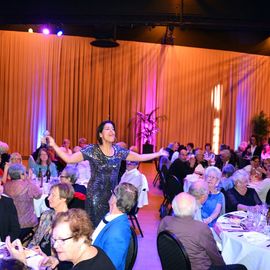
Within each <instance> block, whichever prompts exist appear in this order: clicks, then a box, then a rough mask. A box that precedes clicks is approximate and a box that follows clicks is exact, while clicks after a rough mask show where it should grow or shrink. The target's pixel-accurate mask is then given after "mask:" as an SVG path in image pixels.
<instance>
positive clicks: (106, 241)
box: [92, 183, 138, 270]
mask: <svg viewBox="0 0 270 270" xmlns="http://www.w3.org/2000/svg"><path fill="white" fill-rule="evenodd" d="M137 198H138V192H137V189H136V187H134V186H133V185H131V184H129V183H122V184H119V185H118V186H117V187H116V188H115V189H114V191H113V193H112V196H111V198H110V200H109V205H110V212H109V213H108V214H107V215H106V216H105V218H104V219H103V220H102V221H101V222H100V223H99V225H98V226H97V228H96V230H95V231H94V233H93V235H92V241H93V244H94V245H95V246H97V247H100V248H102V249H103V250H104V251H105V253H106V254H107V255H108V256H109V258H110V259H111V261H112V262H113V264H114V266H115V268H116V269H117V270H124V269H125V261H126V257H127V253H128V247H129V242H130V237H131V231H130V225H129V221H128V216H127V214H126V213H127V212H129V211H130V210H131V208H132V207H133V206H134V204H135V203H136V202H137Z"/></svg>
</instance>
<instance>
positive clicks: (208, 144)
mask: <svg viewBox="0 0 270 270" xmlns="http://www.w3.org/2000/svg"><path fill="white" fill-rule="evenodd" d="M206 146H209V147H210V150H212V145H211V143H206V144H205V146H204V149H205V148H206Z"/></svg>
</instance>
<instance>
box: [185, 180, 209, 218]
mask: <svg viewBox="0 0 270 270" xmlns="http://www.w3.org/2000/svg"><path fill="white" fill-rule="evenodd" d="M188 193H189V194H191V195H192V196H194V197H195V199H196V204H197V209H196V211H195V214H194V217H193V218H194V219H195V220H198V221H202V213H201V208H202V205H203V204H204V203H205V201H206V200H207V198H208V194H209V190H208V185H207V183H206V182H205V181H203V180H201V181H197V182H194V183H192V185H191V186H190V188H189V191H188Z"/></svg>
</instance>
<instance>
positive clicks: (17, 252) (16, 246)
mask: <svg viewBox="0 0 270 270" xmlns="http://www.w3.org/2000/svg"><path fill="white" fill-rule="evenodd" d="M6 247H7V249H8V251H9V253H10V255H11V257H12V258H14V259H17V260H19V261H21V262H22V263H24V264H25V265H26V253H25V250H24V248H23V246H22V243H21V241H20V240H19V239H16V240H14V241H13V242H12V243H11V242H10V236H7V238H6Z"/></svg>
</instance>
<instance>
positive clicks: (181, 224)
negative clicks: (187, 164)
mask: <svg viewBox="0 0 270 270" xmlns="http://www.w3.org/2000/svg"><path fill="white" fill-rule="evenodd" d="M172 208H173V211H174V216H166V217H165V218H163V219H162V220H161V222H160V225H159V228H158V232H161V231H164V230H168V231H170V232H172V233H174V234H175V235H176V237H177V238H178V239H179V240H180V241H181V242H182V244H183V245H184V247H185V249H186V251H187V253H188V256H189V259H190V263H191V268H192V270H207V269H209V267H210V266H213V265H215V266H225V263H224V261H223V258H222V257H221V255H220V254H219V252H218V248H217V246H216V242H215V240H214V238H213V235H212V232H211V230H210V229H209V228H208V226H207V224H205V223H202V222H200V221H197V220H194V219H193V216H194V214H195V211H196V209H197V205H196V199H195V198H194V197H193V196H192V195H190V194H188V193H185V192H182V193H180V194H178V195H177V196H176V197H175V198H174V199H173V202H172ZM221 269H222V268H221ZM224 269H226V268H224Z"/></svg>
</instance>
